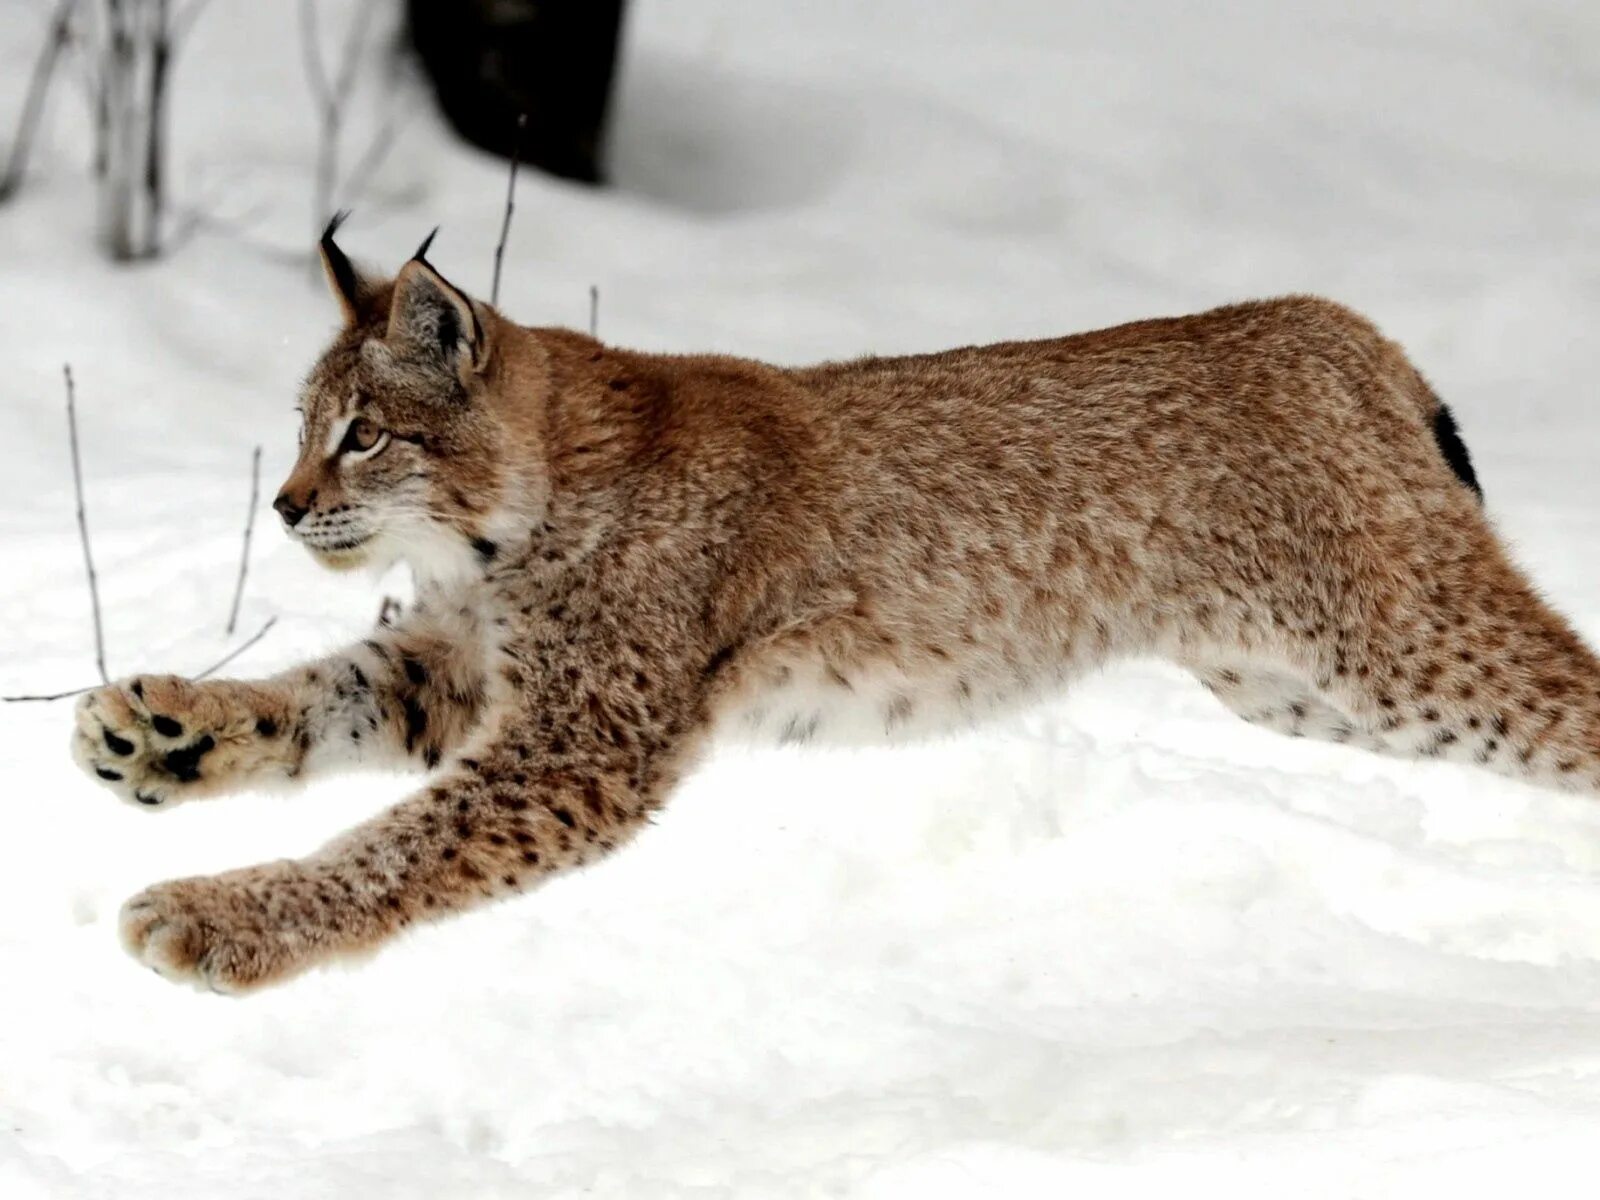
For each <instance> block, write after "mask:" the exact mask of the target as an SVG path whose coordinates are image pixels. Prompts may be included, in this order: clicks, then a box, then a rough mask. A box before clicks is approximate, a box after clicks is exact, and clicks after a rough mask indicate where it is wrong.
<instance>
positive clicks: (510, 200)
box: [489, 113, 528, 304]
mask: <svg viewBox="0 0 1600 1200" xmlns="http://www.w3.org/2000/svg"><path fill="white" fill-rule="evenodd" d="M527 127H528V114H527V113H519V114H518V115H517V132H516V134H515V135H514V136H513V137H512V139H511V174H510V176H509V177H508V178H507V179H506V211H505V215H504V216H502V217H501V218H500V241H499V243H498V244H497V245H496V246H495V248H494V283H493V285H492V286H491V287H490V288H489V303H490V304H499V303H500V262H501V260H502V259H503V258H505V256H506V237H507V236H508V235H509V234H510V233H511V214H512V213H513V212H515V211H516V208H517V167H518V166H520V165H521V158H522V131H523V130H524V129H526V128H527Z"/></svg>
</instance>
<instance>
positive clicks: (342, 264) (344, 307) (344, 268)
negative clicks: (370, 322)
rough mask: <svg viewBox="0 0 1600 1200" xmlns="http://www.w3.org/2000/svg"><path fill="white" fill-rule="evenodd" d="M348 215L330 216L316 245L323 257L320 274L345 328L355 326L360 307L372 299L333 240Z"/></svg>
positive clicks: (363, 282) (369, 290)
mask: <svg viewBox="0 0 1600 1200" xmlns="http://www.w3.org/2000/svg"><path fill="white" fill-rule="evenodd" d="M349 215H350V213H349V210H343V211H340V212H337V213H334V214H333V220H331V221H329V222H328V227H327V228H326V229H324V230H323V231H322V237H321V239H320V240H319V241H318V242H317V250H318V252H319V253H320V254H321V256H322V270H323V273H324V274H325V275H326V276H327V277H328V286H329V287H330V288H331V289H332V290H333V295H334V298H335V299H336V300H338V301H339V308H340V310H341V311H342V312H343V313H344V320H345V324H346V325H354V324H355V323H356V321H357V320H358V319H359V318H360V316H361V307H362V305H363V304H364V303H365V302H366V301H367V300H368V299H370V298H371V295H372V289H371V288H370V287H368V286H367V283H366V281H365V280H363V279H362V278H361V276H360V275H358V274H357V273H356V269H355V267H354V266H353V265H352V264H351V262H350V260H349V259H348V258H347V257H346V256H345V252H344V251H343V250H341V249H339V246H338V243H336V242H335V241H334V240H333V235H334V234H336V233H338V232H339V226H341V225H343V224H344V222H345V218H346V217H348V216H349Z"/></svg>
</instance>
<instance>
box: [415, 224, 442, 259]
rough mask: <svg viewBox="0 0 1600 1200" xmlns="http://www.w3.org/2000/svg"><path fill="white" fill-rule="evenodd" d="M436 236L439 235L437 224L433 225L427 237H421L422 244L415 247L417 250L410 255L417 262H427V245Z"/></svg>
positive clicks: (431, 242) (431, 243)
mask: <svg viewBox="0 0 1600 1200" xmlns="http://www.w3.org/2000/svg"><path fill="white" fill-rule="evenodd" d="M438 236H439V226H437V225H435V226H434V227H433V232H432V233H430V234H429V235H428V236H427V237H425V238H423V239H422V245H420V246H418V247H417V252H416V253H415V254H413V255H412V256H411V257H412V258H414V259H416V260H417V261H418V262H427V261H428V247H429V246H431V245H433V239H434V238H436V237H438Z"/></svg>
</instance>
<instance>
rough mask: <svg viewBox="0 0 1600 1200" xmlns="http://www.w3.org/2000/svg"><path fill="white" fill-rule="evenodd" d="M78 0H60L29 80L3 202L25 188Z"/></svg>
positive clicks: (0, 195) (0, 189)
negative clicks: (31, 154) (35, 139)
mask: <svg viewBox="0 0 1600 1200" xmlns="http://www.w3.org/2000/svg"><path fill="white" fill-rule="evenodd" d="M77 7H78V0H61V3H60V4H58V5H57V6H56V15H55V17H54V19H53V20H52V21H51V22H50V32H49V34H48V35H47V36H46V38H45V43H44V48H43V49H42V50H40V51H39V57H38V59H37V60H35V62H34V64H33V76H32V78H30V79H29V80H28V94H27V98H26V99H25V100H23V102H22V115H21V116H20V117H19V118H17V133H16V137H14V138H13V139H12V142H11V154H10V155H9V156H8V157H7V159H6V169H5V172H4V174H0V202H3V201H5V200H9V199H10V198H11V196H12V195H13V194H14V193H15V192H16V190H17V189H18V188H19V187H21V186H22V174H23V172H24V171H26V170H27V168H28V153H29V151H30V150H32V148H33V134H34V131H35V130H36V129H38V127H39V119H40V117H41V116H43V114H44V99H45V96H46V94H47V93H48V92H49V91H50V79H51V77H52V76H53V75H54V74H55V69H56V60H57V59H59V58H60V57H61V52H62V51H63V50H64V49H66V47H67V44H68V43H69V42H70V41H71V40H72V16H73V13H74V12H75V11H76V10H77Z"/></svg>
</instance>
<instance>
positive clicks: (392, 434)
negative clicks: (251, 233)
mask: <svg viewBox="0 0 1600 1200" xmlns="http://www.w3.org/2000/svg"><path fill="white" fill-rule="evenodd" d="M340 219H341V218H339V217H336V218H335V219H334V220H333V222H332V223H331V224H330V225H329V226H328V229H327V231H326V232H325V233H324V234H323V236H322V241H321V253H322V263H323V268H324V270H325V272H326V274H327V277H328V282H329V284H330V285H331V287H332V289H333V293H334V296H335V298H336V299H337V300H338V302H339V305H340V308H341V310H342V312H343V314H344V328H343V329H342V330H341V331H340V332H339V334H338V335H337V336H336V337H335V338H334V341H333V344H332V345H331V346H330V347H329V348H328V349H327V351H326V352H325V353H324V354H323V355H322V358H321V359H320V360H319V361H318V362H317V364H316V366H315V367H313V368H312V370H311V374H310V376H309V377H308V378H307V380H306V384H305V387H304V389H303V390H302V392H301V398H300V411H301V428H300V453H299V457H298V459H297V460H296V462H295V466H294V470H293V471H292V472H291V473H290V475H289V478H288V479H287V480H286V481H285V483H284V485H283V489H282V490H281V491H280V492H279V493H278V498H277V500H276V501H275V502H274V504H273V507H274V508H276V509H277V510H278V513H279V515H280V516H282V518H283V522H284V525H285V526H286V527H287V529H288V530H289V532H290V534H291V536H293V537H295V538H296V539H298V540H299V541H300V542H301V543H302V544H303V545H305V547H306V548H307V549H308V550H310V551H311V552H312V554H314V555H315V556H316V557H317V559H318V560H319V561H321V562H322V563H324V564H326V565H327V566H330V567H335V568H350V567H356V566H361V565H366V564H371V565H374V566H379V567H382V566H387V565H388V564H389V563H391V562H393V561H395V560H396V559H403V560H405V561H406V562H408V563H409V564H410V565H411V566H412V568H413V569H414V570H415V571H417V573H418V574H419V575H420V576H422V577H424V578H434V579H442V578H449V577H452V576H456V575H459V574H461V573H463V572H465V571H470V570H471V569H472V568H473V567H474V566H475V565H476V564H477V563H479V562H481V561H482V560H483V559H484V558H486V557H490V556H492V555H493V554H494V552H495V546H494V539H495V537H496V527H497V526H503V525H506V524H508V523H509V522H510V521H511V519H512V518H513V517H515V518H517V519H516V521H515V524H516V525H517V526H518V527H521V528H526V520H527V519H529V518H536V517H537V516H538V515H539V510H540V509H541V508H542V503H543V480H542V477H541V476H540V472H539V470H538V467H537V463H538V461H539V454H538V450H539V446H538V442H539V439H540V430H539V428H538V424H539V423H538V420H537V414H536V411H535V410H536V409H537V408H539V407H541V406H539V405H538V403H537V401H538V397H537V396H523V397H520V403H513V402H512V401H513V400H514V399H517V398H513V397H508V396H507V395H505V393H506V392H507V391H508V389H507V387H506V381H507V378H508V374H520V373H519V372H509V373H508V372H507V371H505V370H502V369H501V367H502V366H503V363H502V362H501V361H500V360H503V359H504V358H505V357H506V349H507V348H506V347H504V346H501V347H499V348H498V351H497V344H496V343H497V342H499V341H504V340H506V338H507V337H508V336H509V333H510V331H512V330H513V329H514V327H512V326H510V325H509V324H508V323H505V322H502V321H501V320H500V318H499V316H498V315H497V314H496V313H495V312H494V310H493V309H491V308H489V307H488V306H487V305H484V304H480V303H478V302H476V301H474V300H473V299H472V298H471V297H469V296H467V295H466V294H465V293H464V292H462V291H460V290H459V289H457V288H456V287H454V286H452V285H451V284H450V283H449V282H448V281H447V280H446V279H445V278H444V277H443V276H442V275H440V274H439V272H438V271H436V270H434V268H433V267H432V266H431V265H430V264H429V263H428V261H427V257H426V255H427V250H428V245H429V243H431V242H432V240H433V237H432V235H431V234H430V235H429V237H428V240H427V241H425V242H424V243H423V244H422V246H421V248H420V249H419V250H418V251H417V253H416V255H415V256H413V257H412V259H411V260H410V261H409V262H407V263H406V264H405V265H404V266H403V267H401V268H400V271H399V274H398V275H396V276H395V278H394V279H393V280H385V281H380V282H374V281H372V280H370V279H367V278H364V277H362V276H361V275H360V274H358V272H357V271H356V269H355V267H354V266H352V265H351V263H350V260H349V259H348V258H346V257H345V255H344V253H343V252H342V251H341V250H340V249H339V247H338V246H337V245H335V244H334V240H333V235H334V233H335V231H336V230H337V228H338V224H339V221H340ZM526 382H527V381H526V380H525V384H526Z"/></svg>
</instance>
